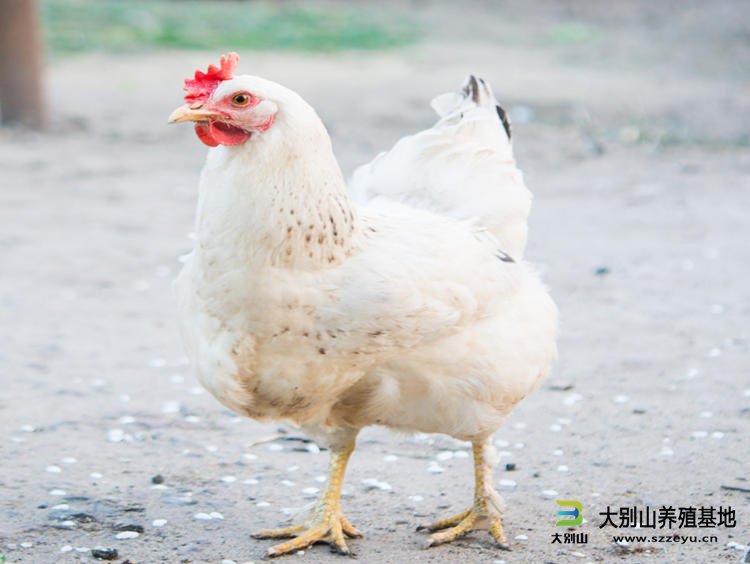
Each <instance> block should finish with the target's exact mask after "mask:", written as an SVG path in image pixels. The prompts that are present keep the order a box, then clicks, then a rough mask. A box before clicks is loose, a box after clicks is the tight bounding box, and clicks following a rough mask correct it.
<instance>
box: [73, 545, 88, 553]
mask: <svg viewBox="0 0 750 564" xmlns="http://www.w3.org/2000/svg"><path fill="white" fill-rule="evenodd" d="M75 550H76V552H88V551H89V550H91V549H90V548H89V547H88V546H77V547H76V548H75Z"/></svg>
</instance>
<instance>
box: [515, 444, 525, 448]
mask: <svg viewBox="0 0 750 564" xmlns="http://www.w3.org/2000/svg"><path fill="white" fill-rule="evenodd" d="M525 446H526V444H525V443H513V448H515V449H522V448H523V447H525Z"/></svg>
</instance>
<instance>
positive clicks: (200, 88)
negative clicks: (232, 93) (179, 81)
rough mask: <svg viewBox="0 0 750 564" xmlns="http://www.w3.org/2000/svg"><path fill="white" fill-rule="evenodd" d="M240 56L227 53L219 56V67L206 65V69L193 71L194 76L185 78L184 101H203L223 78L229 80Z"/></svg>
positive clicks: (190, 102)
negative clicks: (204, 70)
mask: <svg viewBox="0 0 750 564" xmlns="http://www.w3.org/2000/svg"><path fill="white" fill-rule="evenodd" d="M239 60H240V56H239V55H238V54H237V53H234V52H231V53H227V54H226V55H224V56H223V57H222V58H221V61H220V62H219V67H218V68H216V67H215V66H214V65H208V70H207V71H206V72H203V71H199V70H197V71H195V78H186V79H185V88H183V90H185V92H187V94H185V101H186V102H187V103H188V104H192V103H194V102H205V101H206V100H208V98H209V97H210V96H211V94H212V93H213V91H214V90H215V89H216V87H217V86H218V85H219V83H220V82H222V81H223V80H229V79H230V78H232V76H233V74H234V69H236V68H237V63H238V62H239Z"/></svg>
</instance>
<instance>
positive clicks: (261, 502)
mask: <svg viewBox="0 0 750 564" xmlns="http://www.w3.org/2000/svg"><path fill="white" fill-rule="evenodd" d="M255 507H271V504H270V503H268V502H267V501H259V502H258V503H256V504H255Z"/></svg>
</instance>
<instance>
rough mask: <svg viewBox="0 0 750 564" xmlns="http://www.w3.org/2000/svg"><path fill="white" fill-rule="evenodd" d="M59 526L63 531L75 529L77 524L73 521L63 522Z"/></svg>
mask: <svg viewBox="0 0 750 564" xmlns="http://www.w3.org/2000/svg"><path fill="white" fill-rule="evenodd" d="M60 526H61V527H63V528H64V529H75V528H76V527H77V526H78V524H77V523H76V522H75V521H63V522H62V523H60Z"/></svg>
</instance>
